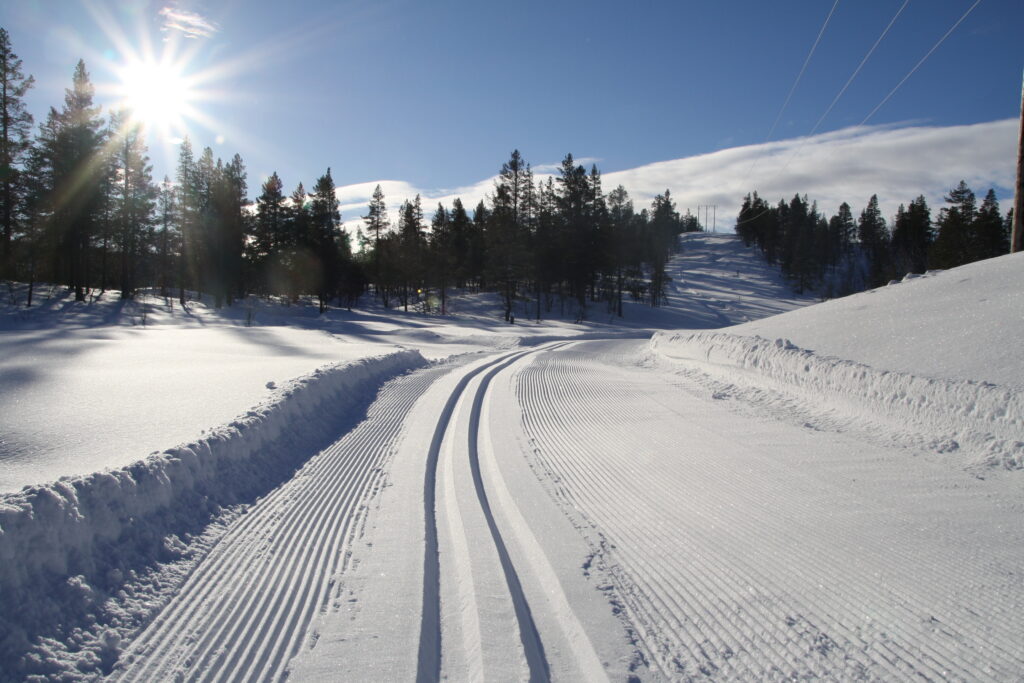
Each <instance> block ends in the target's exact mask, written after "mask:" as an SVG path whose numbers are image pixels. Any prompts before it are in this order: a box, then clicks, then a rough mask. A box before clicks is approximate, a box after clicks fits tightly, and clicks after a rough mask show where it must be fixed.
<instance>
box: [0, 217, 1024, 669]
mask: <svg viewBox="0 0 1024 683" xmlns="http://www.w3.org/2000/svg"><path fill="white" fill-rule="evenodd" d="M1020 264H1021V259H1020V257H1019V256H1011V257H1004V258H1002V259H995V260H992V261H989V262H985V263H980V264H974V265H972V266H967V267H965V268H960V269H956V270H953V271H949V272H945V273H932V274H929V275H928V276H925V277H920V278H913V279H909V280H907V281H905V282H902V283H899V284H894V285H891V286H889V287H886V288H882V289H879V290H875V291H873V292H868V293H864V294H861V295H857V296H853V297H849V298H846V299H842V300H836V301H831V302H826V303H823V304H817V305H808V304H813V303H814V300H813V299H810V298H799V297H794V296H793V295H792V294H791V293H789V291H788V289H787V288H786V287H785V286H784V284H783V283H781V282H780V281H779V279H778V276H777V275H776V274H775V272H774V271H773V270H772V269H770V268H768V267H766V266H765V265H764V264H763V263H761V262H760V261H759V260H758V258H757V257H756V255H755V254H754V253H753V252H752V251H751V250H747V249H744V248H743V247H742V245H741V244H740V243H739V241H738V240H736V239H735V238H733V237H732V236H728V235H705V234H697V235H687V236H685V237H684V239H683V252H682V254H681V255H680V256H679V257H677V258H676V259H674V260H673V262H672V269H673V270H672V273H671V274H672V277H673V282H672V286H671V289H670V291H669V296H668V305H667V306H666V307H665V308H664V309H661V310H651V309H649V308H647V307H644V306H642V305H640V304H634V305H630V306H629V307H628V309H627V311H626V318H625V320H624V321H619V320H615V319H613V318H612V317H611V316H609V315H608V314H607V313H606V312H603V311H600V310H596V309H592V310H591V311H590V315H589V316H588V318H589V320H588V321H585V322H583V323H581V324H576V323H572V322H567V321H551V322H543V323H540V324H538V323H534V322H524V321H525V320H526V319H527V318H529V317H530V315H529V308H528V306H529V303H527V302H522V303H521V306H522V308H521V310H520V312H519V314H517V318H518V320H519V324H517V325H515V326H509V325H504V324H501V323H499V322H498V320H497V316H496V315H495V308H494V307H493V302H489V301H486V300H483V299H482V298H481V297H479V296H472V295H467V296H463V297H458V298H456V299H455V300H454V301H453V306H452V309H453V311H454V314H453V315H450V316H445V317H441V316H434V315H424V314H422V313H414V312H410V313H408V314H404V313H396V312H387V311H381V310H377V309H373V310H370V311H368V312H365V311H364V312H359V311H357V312H346V311H332V312H331V313H330V314H329V315H328V316H326V317H324V318H318V317H316V316H315V315H312V314H311V310H310V307H308V306H292V307H279V306H270V305H267V304H265V303H260V302H255V303H252V302H250V303H244V304H240V305H238V306H236V307H234V308H233V309H229V310H227V311H223V312H215V311H212V310H210V309H207V308H206V307H204V306H202V305H201V304H199V303H196V304H193V306H192V307H191V310H190V311H188V312H182V311H181V310H180V307H177V306H175V307H173V308H172V307H170V306H168V305H167V304H166V302H164V301H163V300H157V299H155V298H154V299H150V300H149V303H148V307H147V311H146V314H145V325H143V324H142V317H143V316H142V313H141V311H140V309H139V308H138V307H137V306H135V305H133V304H130V305H127V306H121V305H119V304H118V303H117V302H109V301H100V302H93V303H91V304H85V305H83V304H77V305H76V304H73V303H70V302H67V301H66V300H64V299H60V298H58V297H52V298H51V299H50V300H49V301H48V302H47V303H46V305H45V307H41V309H40V310H39V311H36V312H33V313H31V314H28V315H26V314H24V313H21V312H18V311H16V310H14V309H7V310H5V311H4V312H3V315H4V318H3V323H2V328H0V345H3V348H4V349H5V350H6V349H11V351H12V352H11V353H5V354H3V355H2V356H0V391H2V394H0V396H2V397H3V398H2V399H0V401H2V402H0V420H2V423H0V424H2V430H0V433H2V434H3V436H2V437H0V438H2V440H3V444H2V445H0V481H3V482H5V487H6V489H7V491H9V492H8V493H6V494H3V497H2V499H0V529H2V531H3V533H2V534H0V596H3V600H2V601H0V674H2V675H0V679H3V680H6V679H12V680H19V679H21V678H24V677H25V676H27V675H29V674H33V673H35V674H43V675H49V676H51V677H64V678H66V679H69V680H70V679H74V678H85V679H90V678H96V677H99V676H101V675H103V674H104V673H110V674H112V676H113V677H114V678H117V679H123V680H138V681H148V680H167V679H173V678H187V679H190V680H192V679H196V680H229V679H230V680H250V679H268V680H269V679H274V680H278V679H281V678H283V677H285V676H288V677H290V678H292V679H294V680H324V681H327V680H339V679H342V680H353V679H361V680H408V679H412V678H419V679H421V680H436V679H439V678H448V679H455V680H465V679H474V680H478V679H486V680H493V679H500V680H522V679H525V678H530V679H536V680H547V679H549V678H553V679H557V680H599V679H604V678H608V679H611V680H625V679H628V678H630V677H636V678H639V679H642V680H666V679H667V680H693V679H698V678H712V679H717V680H736V679H742V680H750V679H756V680H762V679H778V678H790V677H814V678H832V679H843V680H849V679H871V680H875V679H903V678H912V677H919V676H923V677H925V678H944V679H946V678H952V679H958V680H1014V679H1018V678H1020V677H1021V676H1024V644H1022V643H1021V641H1020V638H1019V633H1021V632H1024V616H1022V615H1024V612H1022V610H1021V609H1020V608H1021V606H1022V604H1024V587H1022V585H1021V583H1020V580H1019V577H1020V574H1019V572H1020V567H1021V566H1022V565H1024V514H1022V513H1024V502H1022V501H1024V496H1022V493H1024V484H1022V482H1024V479H1022V476H1021V475H1022V473H1024V472H1022V468H1024V443H1022V442H1024V370H1022V365H1024V364H1022V363H1021V362H1020V361H1019V360H1018V359H1017V358H1015V357H1014V354H1013V353H1012V348H1013V344H1012V340H1014V337H1015V336H1018V335H1019V334H1021V333H1022V332H1024V302H1022V299H1021V294H1020V292H1022V291H1024V282H1022V280H1024V277H1022V275H1021V274H1022V273H1024V268H1021V267H1020ZM794 309H796V310H794ZM787 311H789V312H787ZM780 314H781V315H780ZM573 317H574V316H573V315H572V313H571V312H570V313H568V314H567V318H568V320H571V319H572V318H573ZM248 323H251V324H248ZM730 326H731V327H730ZM719 328H728V329H719ZM657 330H663V331H662V332H656V331H657ZM652 334H653V337H652ZM97 378H102V379H97ZM83 414H84V416H83ZM136 416H139V417H138V418H136ZM150 419H151V420H152V421H151V422H150V421H148V420H150ZM149 425H151V426H152V428H150V426H149ZM175 444H179V445H177V446H175ZM161 450H163V452H158V453H156V454H154V455H152V456H149V457H148V458H147V459H145V460H143V461H139V460H138V459H139V457H141V456H144V455H145V454H146V453H149V452H151V451H161ZM34 462H36V463H38V464H36V465H33V463H34ZM18 463H22V464H18ZM33 467H37V468H38V469H32V468H33ZM103 468H109V469H108V471H107V472H106V473H95V474H90V473H91V472H93V471H95V470H100V469H103ZM33 472H36V473H38V474H37V476H35V477H33V474H32V473H33ZM58 475H78V476H71V477H69V478H66V479H64V480H62V481H59V482H54V483H46V482H47V481H49V480H51V479H54V478H55V477H56V476H58ZM22 484H32V486H29V487H28V488H25V489H22V490H20V491H15V489H16V488H17V487H19V486H21V485H22Z"/></svg>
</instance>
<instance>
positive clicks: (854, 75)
mask: <svg viewBox="0 0 1024 683" xmlns="http://www.w3.org/2000/svg"><path fill="white" fill-rule="evenodd" d="M979 1H980V0H979ZM909 4H910V0H904V2H903V5H902V6H900V8H899V9H898V10H896V14H894V15H893V17H892V19H890V20H889V25H888V26H886V27H885V30H884V31H882V34H881V35H880V36H878V40H876V41H875V44H874V45H872V46H871V49H870V50H868V53H867V54H866V55H864V59H862V60H860V64H858V65H857V68H856V69H854V70H853V73H852V74H850V77H849V78H848V79H846V84H845V85H843V87H842V89H841V90H840V91H839V92H838V93H837V94H836V96H835V97H834V98H832V103H831V104H829V105H828V109H826V110H825V113H824V114H822V115H821V118H820V119H818V122H817V123H815V124H814V128H812V129H811V132H810V133H808V136H811V135H814V134H815V133H816V132H817V130H818V126H820V125H821V123H822V121H824V120H825V117H826V116H828V115H829V112H831V111H832V108H833V107H835V106H836V103H837V102H838V101H839V98H840V97H842V96H843V94H844V93H845V92H846V89H847V88H849V87H850V84H851V83H853V79H855V78H857V74H859V73H860V70H861V69H863V68H864V65H865V64H867V61H868V60H869V59H870V58H871V55H873V54H874V52H875V48H877V47H878V44H879V43H881V42H882V39H883V38H885V36H886V35H887V34H888V33H889V29H891V28H892V25H893V24H895V23H896V20H897V19H899V17H900V15H901V14H903V10H905V9H906V8H907V5H909Z"/></svg>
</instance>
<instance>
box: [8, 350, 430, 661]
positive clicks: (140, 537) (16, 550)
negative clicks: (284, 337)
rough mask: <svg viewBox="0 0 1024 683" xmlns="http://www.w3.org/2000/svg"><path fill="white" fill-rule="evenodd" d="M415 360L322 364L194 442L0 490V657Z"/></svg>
mask: <svg viewBox="0 0 1024 683" xmlns="http://www.w3.org/2000/svg"><path fill="white" fill-rule="evenodd" d="M425 364H426V361H425V360H424V358H423V356H422V355H420V353H419V352H418V351H399V352H395V353H391V354H388V355H384V356H378V357H374V358H365V359H362V360H358V361H353V362H348V363H339V364H334V365H328V366H324V367H322V368H320V369H318V370H316V371H314V372H312V373H310V374H308V375H306V376H303V377H300V378H298V379H295V380H292V381H290V382H288V383H287V384H284V385H282V386H281V387H279V388H277V389H276V391H275V393H274V394H273V395H272V397H271V398H270V399H268V400H267V401H265V402H264V403H262V404H260V405H258V406H257V407H255V408H253V409H252V410H250V411H248V412H247V413H246V414H245V415H242V416H240V417H238V418H237V419H235V420H234V421H232V422H231V423H230V424H227V425H223V426H221V427H218V428H216V429H213V430H211V431H209V432H208V433H207V435H206V436H205V437H203V438H202V439H200V440H198V441H195V442H192V443H188V444H185V445H181V446H178V447H176V448H172V449H170V450H167V451H165V452H163V453H158V454H153V455H151V456H150V457H148V458H146V459H145V460H141V461H138V462H136V463H134V464H132V465H129V466H127V467H123V468H120V469H115V470H108V471H105V472H98V473H95V474H91V475H87V476H81V477H75V478H67V479H62V480H60V481H57V482H53V483H50V484H46V485H41V486H31V487H25V488H24V489H22V490H21V491H20V492H18V493H10V494H4V495H0V662H2V661H4V660H5V659H7V656H9V655H10V654H11V653H12V651H15V650H19V649H21V648H22V647H24V645H25V644H26V640H27V639H28V638H29V637H31V635H32V634H34V633H36V632H37V629H39V628H44V630H45V625H46V624H50V623H52V624H57V623H61V622H63V620H65V619H66V618H67V617H68V613H67V612H68V609H69V606H71V605H75V604H78V605H79V608H80V609H79V610H78V611H79V614H84V613H86V611H87V610H88V609H90V607H89V605H90V604H94V603H96V602H97V600H98V599H99V598H100V597H101V596H102V594H104V593H106V594H110V593H111V592H114V591H116V590H117V589H118V587H119V586H120V584H121V583H122V581H123V580H125V579H126V578H127V575H128V574H129V573H131V572H132V571H133V569H135V568H139V567H142V566H146V565H148V564H151V563H152V562H154V561H164V560H167V559H173V558H174V557H175V553H176V552H179V550H180V547H181V541H180V540H179V536H182V535H184V534H186V533H195V532H196V531H197V530H198V529H200V528H201V525H202V524H204V523H205V522H206V521H207V520H209V518H210V516H211V515H212V514H215V513H216V512H218V511H219V510H220V508H221V507H222V506H227V505H232V504H237V503H241V502H248V501H251V500H253V499H254V498H255V497H257V496H259V495H262V494H263V493H266V492H267V491H269V490H270V489H271V488H273V487H274V486H276V485H277V484H278V483H280V482H281V481H282V480H283V479H285V478H286V477H288V476H289V475H290V474H291V473H292V472H293V471H294V470H295V469H296V468H297V467H299V466H301V465H302V463H303V462H304V461H305V460H307V459H308V458H309V457H311V456H312V455H313V454H315V453H316V452H317V451H318V450H319V449H320V448H322V447H324V446H326V445H328V444H329V443H330V442H331V440H333V439H334V438H337V436H338V434H339V430H343V429H346V428H348V427H350V426H352V424H353V421H354V420H357V419H358V418H359V415H361V414H362V413H361V410H362V409H364V408H365V407H366V406H368V405H369V402H370V401H371V400H372V398H373V396H374V395H375V394H376V389H377V387H379V386H380V385H381V384H382V383H383V382H384V381H385V380H387V379H389V378H391V377H394V376H396V375H398V374H400V373H402V372H405V371H407V370H410V369H413V368H416V367H421V366H423V365H425ZM71 594H73V595H71Z"/></svg>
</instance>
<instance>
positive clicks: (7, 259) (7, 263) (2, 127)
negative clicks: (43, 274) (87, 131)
mask: <svg viewBox="0 0 1024 683" xmlns="http://www.w3.org/2000/svg"><path fill="white" fill-rule="evenodd" d="M34 82H35V79H34V78H33V77H32V76H27V77H26V76H24V75H23V74H22V72H21V60H20V59H18V55H16V54H14V52H13V50H12V49H11V40H10V36H9V35H8V33H7V31H6V30H5V29H3V28H0V277H13V274H14V252H13V238H14V234H15V232H16V229H17V227H18V224H19V222H20V220H19V219H20V218H22V208H23V207H22V202H23V200H24V199H25V195H26V192H27V191H28V187H27V178H25V177H24V175H23V172H22V166H23V164H24V163H25V161H26V155H27V154H28V151H29V148H30V147H31V146H32V138H31V130H32V114H30V113H29V112H28V110H27V109H26V108H25V102H24V97H25V95H26V93H28V90H29V88H31V87H32V85H33V83H34Z"/></svg>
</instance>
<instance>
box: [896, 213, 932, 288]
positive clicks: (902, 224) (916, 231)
mask: <svg viewBox="0 0 1024 683" xmlns="http://www.w3.org/2000/svg"><path fill="white" fill-rule="evenodd" d="M932 239H933V234H932V218H931V209H929V208H928V204H927V202H926V201H925V198H924V195H918V197H917V199H915V200H914V201H912V202H910V206H908V207H907V208H904V207H903V205H902V204H901V205H900V207H899V209H898V210H897V212H896V222H895V223H894V224H893V228H892V251H893V254H892V257H893V263H894V264H895V267H896V272H895V274H896V275H898V276H899V275H905V274H906V273H923V272H924V271H925V270H926V269H927V267H928V248H929V247H930V246H931V243H932Z"/></svg>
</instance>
